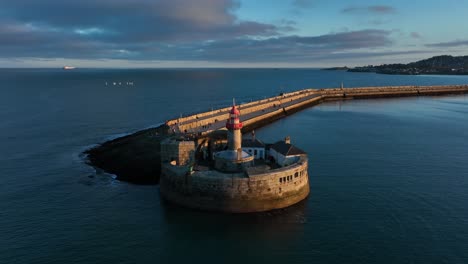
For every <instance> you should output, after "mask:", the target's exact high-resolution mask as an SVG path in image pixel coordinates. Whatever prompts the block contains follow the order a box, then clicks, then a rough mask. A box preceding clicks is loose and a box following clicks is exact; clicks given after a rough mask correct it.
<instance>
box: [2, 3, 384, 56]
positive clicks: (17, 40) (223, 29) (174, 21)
mask: <svg viewBox="0 0 468 264" xmlns="http://www.w3.org/2000/svg"><path fill="white" fill-rule="evenodd" d="M194 2H195V1H186V0H159V1H153V0H100V1H95V0H81V1H63V0H60V1H59V0H42V1H37V0H22V1H4V3H2V9H1V10H0V36H1V37H0V58H10V59H14V58H41V59H57V58H61V59H76V60H79V59H86V60H93V59H94V60H103V59H108V60H132V61H216V62H271V61H290V62H303V61H308V60H313V59H319V58H320V59H327V58H334V57H338V56H345V54H357V52H362V51H363V50H364V49H365V50H367V51H374V50H375V49H379V48H385V47H389V46H391V45H392V44H393V41H392V38H391V35H392V34H393V32H392V31H386V30H377V29H366V30H357V31H344V32H337V33H329V34H323V35H318V36H296V35H287V33H288V34H291V32H293V31H294V29H295V26H296V25H295V22H294V21H290V20H282V21H279V22H277V23H275V24H267V23H259V22H256V21H249V20H241V19H239V18H238V17H237V16H236V15H235V12H234V11H235V10H237V9H238V8H239V3H238V2H237V1H234V0H198V1H196V3H194ZM295 2H297V3H296V4H298V5H305V4H307V3H310V1H295ZM372 10H378V11H376V12H383V11H382V9H378V8H377V9H375V8H374V9H372ZM374 54H375V53H374ZM352 56H354V55H352Z"/></svg>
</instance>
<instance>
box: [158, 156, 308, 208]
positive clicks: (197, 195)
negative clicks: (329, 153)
mask: <svg viewBox="0 0 468 264" xmlns="http://www.w3.org/2000/svg"><path fill="white" fill-rule="evenodd" d="M307 162H308V161H307V157H301V158H300V159H299V161H298V162H297V163H295V164H293V165H290V166H288V167H283V168H279V169H275V170H269V171H266V172H264V173H261V174H258V173H252V174H250V175H245V174H227V173H221V172H214V173H213V171H209V172H203V171H200V172H194V173H193V174H190V173H189V171H188V168H184V167H181V166H171V165H169V164H163V169H162V175H161V181H160V190H161V194H162V196H163V197H164V198H165V199H167V200H168V201H170V202H174V203H176V204H179V205H183V206H186V207H190V208H194V209H202V210H211V211H221V212H233V213H248V212H261V211H268V210H273V209H279V208H284V207H287V206H290V205H293V204H295V203H297V202H299V201H301V200H303V199H305V198H306V197H307V196H308V194H309V177H308V172H307Z"/></svg>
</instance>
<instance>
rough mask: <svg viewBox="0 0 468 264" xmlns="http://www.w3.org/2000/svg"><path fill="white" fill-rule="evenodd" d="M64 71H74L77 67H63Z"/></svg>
mask: <svg viewBox="0 0 468 264" xmlns="http://www.w3.org/2000/svg"><path fill="white" fill-rule="evenodd" d="M63 69H64V70H74V69H76V67H74V66H63Z"/></svg>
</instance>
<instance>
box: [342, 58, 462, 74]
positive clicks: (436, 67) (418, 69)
mask: <svg viewBox="0 0 468 264" xmlns="http://www.w3.org/2000/svg"><path fill="white" fill-rule="evenodd" d="M348 71H349V72H376V73H382V74H407V75H418V74H459V75H465V74H466V75H468V56H458V57H454V56H449V55H442V56H435V57H432V58H429V59H425V60H420V61H417V62H411V63H408V64H401V63H400V64H383V65H379V66H374V65H369V66H363V67H355V68H352V69H349V70H348Z"/></svg>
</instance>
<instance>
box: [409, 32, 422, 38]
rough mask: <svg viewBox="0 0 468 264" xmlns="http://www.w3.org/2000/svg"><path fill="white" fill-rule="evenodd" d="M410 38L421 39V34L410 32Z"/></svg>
mask: <svg viewBox="0 0 468 264" xmlns="http://www.w3.org/2000/svg"><path fill="white" fill-rule="evenodd" d="M410 36H411V37H412V38H414V39H421V38H422V36H421V34H419V33H418V32H411V33H410Z"/></svg>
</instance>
